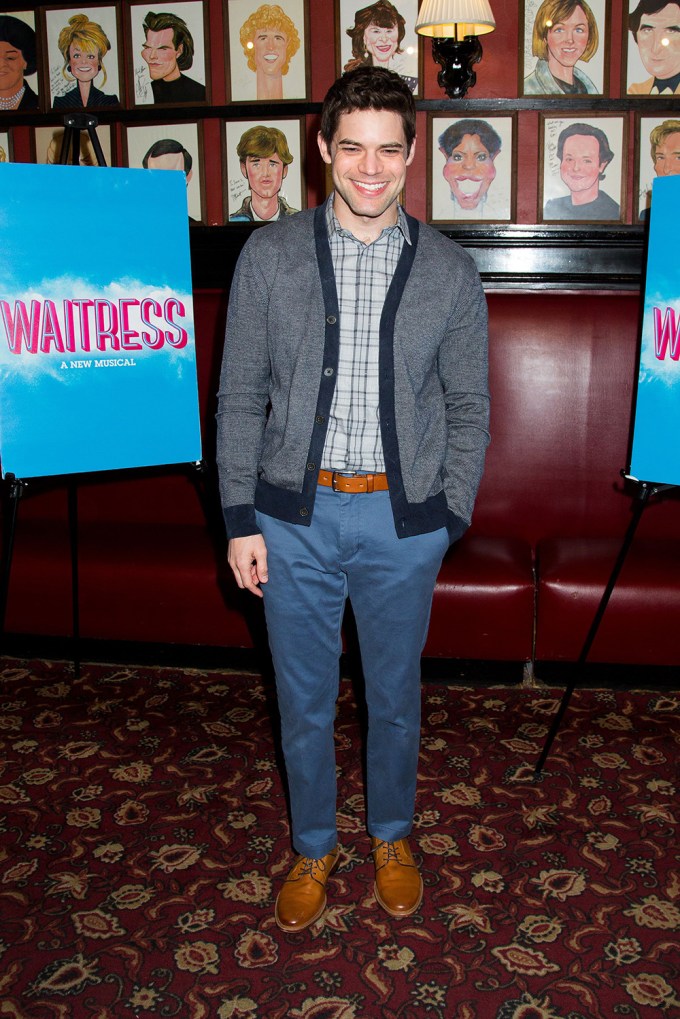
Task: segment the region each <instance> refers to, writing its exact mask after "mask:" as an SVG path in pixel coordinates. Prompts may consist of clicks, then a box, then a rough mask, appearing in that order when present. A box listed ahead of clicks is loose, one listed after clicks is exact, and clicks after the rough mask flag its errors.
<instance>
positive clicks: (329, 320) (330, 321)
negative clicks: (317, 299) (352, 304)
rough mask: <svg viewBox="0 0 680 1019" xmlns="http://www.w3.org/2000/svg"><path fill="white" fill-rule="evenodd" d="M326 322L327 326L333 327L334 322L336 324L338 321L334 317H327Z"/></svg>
mask: <svg viewBox="0 0 680 1019" xmlns="http://www.w3.org/2000/svg"><path fill="white" fill-rule="evenodd" d="M326 321H327V322H328V324H329V326H334V325H335V323H336V322H337V321H338V320H337V318H336V317H335V315H329V316H328V317H327V319H326Z"/></svg>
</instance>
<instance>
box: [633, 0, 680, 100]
mask: <svg viewBox="0 0 680 1019" xmlns="http://www.w3.org/2000/svg"><path fill="white" fill-rule="evenodd" d="M624 11H627V16H626V14H624V18H625V21H626V22H627V26H626V27H627V29H628V30H627V31H625V32H624V40H623V51H624V52H623V55H624V60H623V67H624V82H623V89H622V92H623V93H624V94H627V95H629V96H648V97H649V98H650V99H657V100H661V101H662V102H663V101H664V100H665V101H666V102H667V101H668V99H669V98H670V97H671V96H680V32H678V25H680V0H677V2H676V0H627V4H624Z"/></svg>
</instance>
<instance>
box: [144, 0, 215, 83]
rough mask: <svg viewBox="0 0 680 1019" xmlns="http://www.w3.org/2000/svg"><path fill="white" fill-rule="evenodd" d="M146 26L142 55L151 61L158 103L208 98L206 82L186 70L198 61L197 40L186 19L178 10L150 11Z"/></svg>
mask: <svg viewBox="0 0 680 1019" xmlns="http://www.w3.org/2000/svg"><path fill="white" fill-rule="evenodd" d="M142 27H143V29H144V32H145V42H144V46H143V47H142V57H143V58H144V60H145V61H146V63H147V64H148V65H149V76H150V78H151V91H152V92H153V101H154V103H192V102H193V103H202V102H205V97H206V93H205V85H201V84H200V83H199V82H197V81H194V80H193V78H188V77H187V75H186V74H182V71H186V70H188V69H189V68H190V67H191V65H192V64H193V62H194V40H193V37H192V35H191V32H190V31H189V28H188V27H187V24H186V22H185V21H183V20H182V18H179V17H178V16H177V15H176V14H170V13H169V12H163V13H161V14H154V12H153V11H149V13H148V14H147V15H146V17H145V18H144V23H143V26H142Z"/></svg>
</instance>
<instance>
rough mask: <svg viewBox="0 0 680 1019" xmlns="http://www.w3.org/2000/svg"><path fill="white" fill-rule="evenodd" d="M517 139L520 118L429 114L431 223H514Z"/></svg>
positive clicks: (429, 215)
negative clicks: (518, 119)
mask: <svg viewBox="0 0 680 1019" xmlns="http://www.w3.org/2000/svg"><path fill="white" fill-rule="evenodd" d="M514 135H515V116H514V114H510V115H506V116H486V115H485V114H483V113H480V114H477V115H475V116H474V117H455V116H451V115H450V114H449V115H447V116H442V115H441V114H429V117H428V138H429V150H428V162H429V168H430V171H429V175H428V176H429V189H428V219H429V220H430V222H432V223H457V222H459V221H463V220H464V221H466V222H468V223H508V222H511V221H512V220H513V219H514V190H513V180H514V176H515V175H514V173H513V166H514V144H513V141H514Z"/></svg>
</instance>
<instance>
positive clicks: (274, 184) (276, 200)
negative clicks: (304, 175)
mask: <svg viewBox="0 0 680 1019" xmlns="http://www.w3.org/2000/svg"><path fill="white" fill-rule="evenodd" d="M236 154H237V155H238V158H239V164H240V166H241V173H242V174H243V176H244V177H245V178H246V180H247V181H248V185H249V186H250V194H249V195H246V197H245V198H244V199H243V203H242V205H241V207H240V209H238V210H237V211H236V212H234V213H232V215H231V216H230V217H229V222H230V223H259V222H263V223H270V222H272V221H273V220H276V219H281V217H282V216H292V215H293V213H295V212H297V211H298V210H297V209H293V208H291V206H290V205H289V204H288V202H287V201H286V200H285V198H283V197H282V196H281V194H280V192H281V186H282V184H283V181H284V179H285V177H286V175H287V173H288V167H289V166H290V164H291V163H292V162H293V156H292V155H291V152H290V149H289V148H288V139H287V138H286V136H285V134H284V133H283V131H279V129H278V128H277V127H267V126H266V125H264V124H257V125H256V126H255V127H251V128H249V129H248V130H247V131H244V133H243V134H242V135H241V137H240V139H239V143H238V145H237V146H236Z"/></svg>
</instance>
